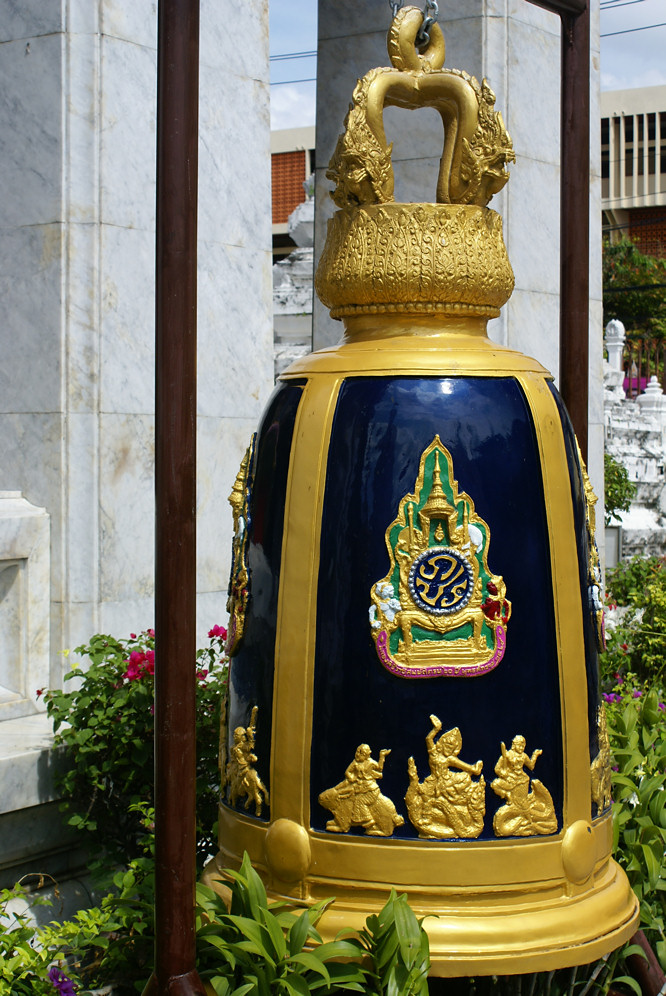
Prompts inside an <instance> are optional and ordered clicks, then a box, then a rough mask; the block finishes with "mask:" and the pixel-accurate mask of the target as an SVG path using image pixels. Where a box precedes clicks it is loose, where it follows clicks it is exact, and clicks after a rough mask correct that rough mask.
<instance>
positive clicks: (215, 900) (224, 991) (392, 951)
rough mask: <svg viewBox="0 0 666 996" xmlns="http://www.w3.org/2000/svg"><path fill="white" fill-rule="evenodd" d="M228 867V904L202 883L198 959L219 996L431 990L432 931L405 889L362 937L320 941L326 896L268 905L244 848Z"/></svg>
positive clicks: (411, 994) (399, 995) (387, 995)
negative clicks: (236, 866)
mask: <svg viewBox="0 0 666 996" xmlns="http://www.w3.org/2000/svg"><path fill="white" fill-rule="evenodd" d="M225 874H227V875H228V876H229V878H230V880H231V886H230V898H229V902H228V905H227V904H226V903H225V902H224V901H223V900H222V899H221V898H220V897H219V896H218V895H217V894H216V893H215V892H213V891H212V889H209V888H207V887H206V886H201V885H200V886H199V887H198V889H197V955H198V957H197V967H198V970H199V974H200V975H201V977H202V978H204V979H207V980H209V982H210V984H211V985H212V987H213V989H214V990H215V993H216V994H217V996H244V994H248V996H272V994H278V993H284V994H286V996H307V994H309V993H319V994H321V996H324V994H326V993H334V992H341V991H347V992H360V993H367V994H376V996H428V980H427V976H428V970H429V968H430V956H429V949H428V936H427V934H426V933H425V931H424V929H423V926H422V924H421V923H420V922H419V921H418V920H417V919H416V917H415V915H414V913H413V912H412V910H411V909H410V907H409V905H408V903H407V897H406V896H404V895H402V896H398V895H396V893H395V891H394V890H392V891H391V894H390V896H389V898H388V900H387V902H386V904H385V906H384V907H383V909H382V910H380V912H379V913H378V914H377V916H370V917H368V919H367V920H366V925H365V927H364V929H363V930H362V931H361V932H360V935H359V936H358V937H354V936H347V937H341V936H338V938H337V939H336V940H335V941H329V942H327V943H323V942H322V939H321V936H320V935H319V933H318V932H317V930H316V925H317V922H318V921H319V919H320V917H321V915H322V913H323V912H324V910H325V909H326V907H327V906H328V905H329V903H327V902H320V903H315V904H314V905H313V906H309V907H305V908H303V909H296V910H295V909H294V908H293V907H287V906H286V904H284V903H271V904H270V905H269V903H268V900H267V897H266V890H265V889H264V886H263V883H262V881H261V879H260V878H259V876H258V875H257V873H256V872H255V871H254V869H253V868H252V865H251V864H250V860H249V858H248V856H247V854H246V855H245V856H244V858H243V864H242V865H241V869H240V871H239V872H233V871H227V872H226V873H225Z"/></svg>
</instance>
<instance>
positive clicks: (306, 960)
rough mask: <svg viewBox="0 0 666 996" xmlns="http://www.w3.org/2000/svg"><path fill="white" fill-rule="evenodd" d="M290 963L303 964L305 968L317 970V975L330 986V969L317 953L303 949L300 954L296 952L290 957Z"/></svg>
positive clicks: (312, 970)
mask: <svg viewBox="0 0 666 996" xmlns="http://www.w3.org/2000/svg"><path fill="white" fill-rule="evenodd" d="M289 964H296V965H302V966H303V968H307V969H309V970H310V971H311V972H316V974H317V975H321V977H322V978H323V979H324V980H325V981H326V984H327V985H329V986H330V984H331V976H330V975H329V973H328V970H327V968H326V966H325V965H324V964H322V962H321V960H320V959H319V958H318V957H317V955H316V953H310V952H308V951H302V952H301V953H300V954H295V955H293V957H291V958H289Z"/></svg>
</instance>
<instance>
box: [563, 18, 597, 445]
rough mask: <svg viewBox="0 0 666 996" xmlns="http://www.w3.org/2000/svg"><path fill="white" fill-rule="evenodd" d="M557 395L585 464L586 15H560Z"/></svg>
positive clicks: (587, 306) (587, 252) (587, 326)
mask: <svg viewBox="0 0 666 996" xmlns="http://www.w3.org/2000/svg"><path fill="white" fill-rule="evenodd" d="M561 100H562V110H561V114H562V128H561V136H562V137H561V141H562V150H561V167H560V169H561V182H560V198H561V203H560V212H561V214H560V253H561V256H560V391H561V392H562V397H563V399H564V403H565V405H566V406H567V408H568V410H569V415H570V416H571V421H572V422H573V427H574V429H575V431H576V435H577V437H578V442H579V445H580V448H581V452H582V454H583V459H584V460H587V434H588V393H589V391H588V378H589V365H590V11H589V6H586V8H585V10H584V11H583V13H582V14H579V15H578V16H574V15H571V14H567V15H563V16H562V97H561Z"/></svg>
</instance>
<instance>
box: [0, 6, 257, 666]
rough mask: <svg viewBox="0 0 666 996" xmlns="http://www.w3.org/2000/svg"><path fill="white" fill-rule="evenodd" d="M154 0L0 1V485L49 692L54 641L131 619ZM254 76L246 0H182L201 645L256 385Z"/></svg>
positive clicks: (149, 299)
mask: <svg viewBox="0 0 666 996" xmlns="http://www.w3.org/2000/svg"><path fill="white" fill-rule="evenodd" d="M156 7H157V4H156V3H155V2H154V0H153V2H148V3H143V4H137V3H134V2H133V0H101V2H100V3H96V4H91V3H90V2H89V0H70V2H69V3H68V4H66V5H61V4H56V3H44V2H43V0H21V3H19V2H18V0H10V2H9V3H6V4H3V5H1V6H0V146H1V156H2V161H3V164H4V167H3V171H2V174H1V176H0V191H1V196H0V274H1V276H0V295H1V297H2V301H3V318H4V321H3V323H2V326H1V327H0V350H1V351H2V357H3V362H2V364H1V365H0V488H5V489H13V490H20V491H22V492H23V493H24V494H25V495H26V497H27V498H28V499H29V500H30V501H31V502H33V503H34V504H36V505H40V506H43V507H45V508H46V510H47V511H48V513H49V514H50V516H51V523H52V571H51V650H52V654H51V658H52V670H51V683H53V684H56V683H57V682H58V681H59V678H60V660H61V658H60V657H59V656H57V651H58V650H60V649H62V648H65V647H70V648H71V647H74V646H76V645H77V644H79V643H81V642H84V641H85V640H86V639H87V638H88V637H89V636H90V635H92V634H93V633H94V632H96V631H104V632H112V633H114V634H117V635H126V634H127V633H128V632H129V631H130V630H132V631H135V630H137V629H140V628H144V627H147V626H151V625H152V623H153V601H152V596H153V571H154V554H153V548H154V492H153V476H152V475H153V461H154V438H153V435H154V348H153V343H154V312H153V309H154V227H155V216H154V213H155V207H154V204H155V165H154V163H155V85H156V30H157V29H156ZM248 20H250V21H251V23H252V25H253V33H252V43H251V44H239V41H238V39H245V38H246V25H247V22H248ZM268 79H269V76H268V19H267V2H266V0H249V3H246V4H244V5H243V6H242V7H229V6H228V5H224V6H222V5H220V4H218V3H216V2H215V0H203V2H202V10H201V74H200V94H201V96H200V135H201V138H200V179H199V204H200V217H199V363H198V371H199V389H198V414H199V423H198V468H199V469H198V551H199V553H198V623H199V632H200V636H201V638H204V637H205V631H206V630H207V629H208V628H209V627H210V626H211V625H212V624H213V623H215V622H220V621H223V619H224V616H225V611H224V607H225V602H226V586H227V580H228V568H229V546H230V536H231V515H230V510H229V508H228V505H227V500H226V498H227V494H228V493H229V490H230V488H231V484H232V482H233V479H234V477H235V474H236V471H237V469H238V464H239V462H240V459H241V456H242V453H243V451H244V449H245V446H246V445H247V442H248V439H249V436H250V434H251V432H252V431H253V430H254V428H255V427H256V422H257V420H258V417H259V415H260V413H261V410H262V408H263V404H264V402H265V400H266V398H267V396H268V394H269V393H270V390H271V387H272V316H271V251H270V246H271V229H270V152H269V141H270V133H269V86H268Z"/></svg>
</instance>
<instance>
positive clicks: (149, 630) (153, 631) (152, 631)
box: [146, 629, 155, 640]
mask: <svg viewBox="0 0 666 996" xmlns="http://www.w3.org/2000/svg"><path fill="white" fill-rule="evenodd" d="M146 633H147V634H148V636H149V637H150V639H151V640H154V639H155V630H154V629H147V630H146Z"/></svg>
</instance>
